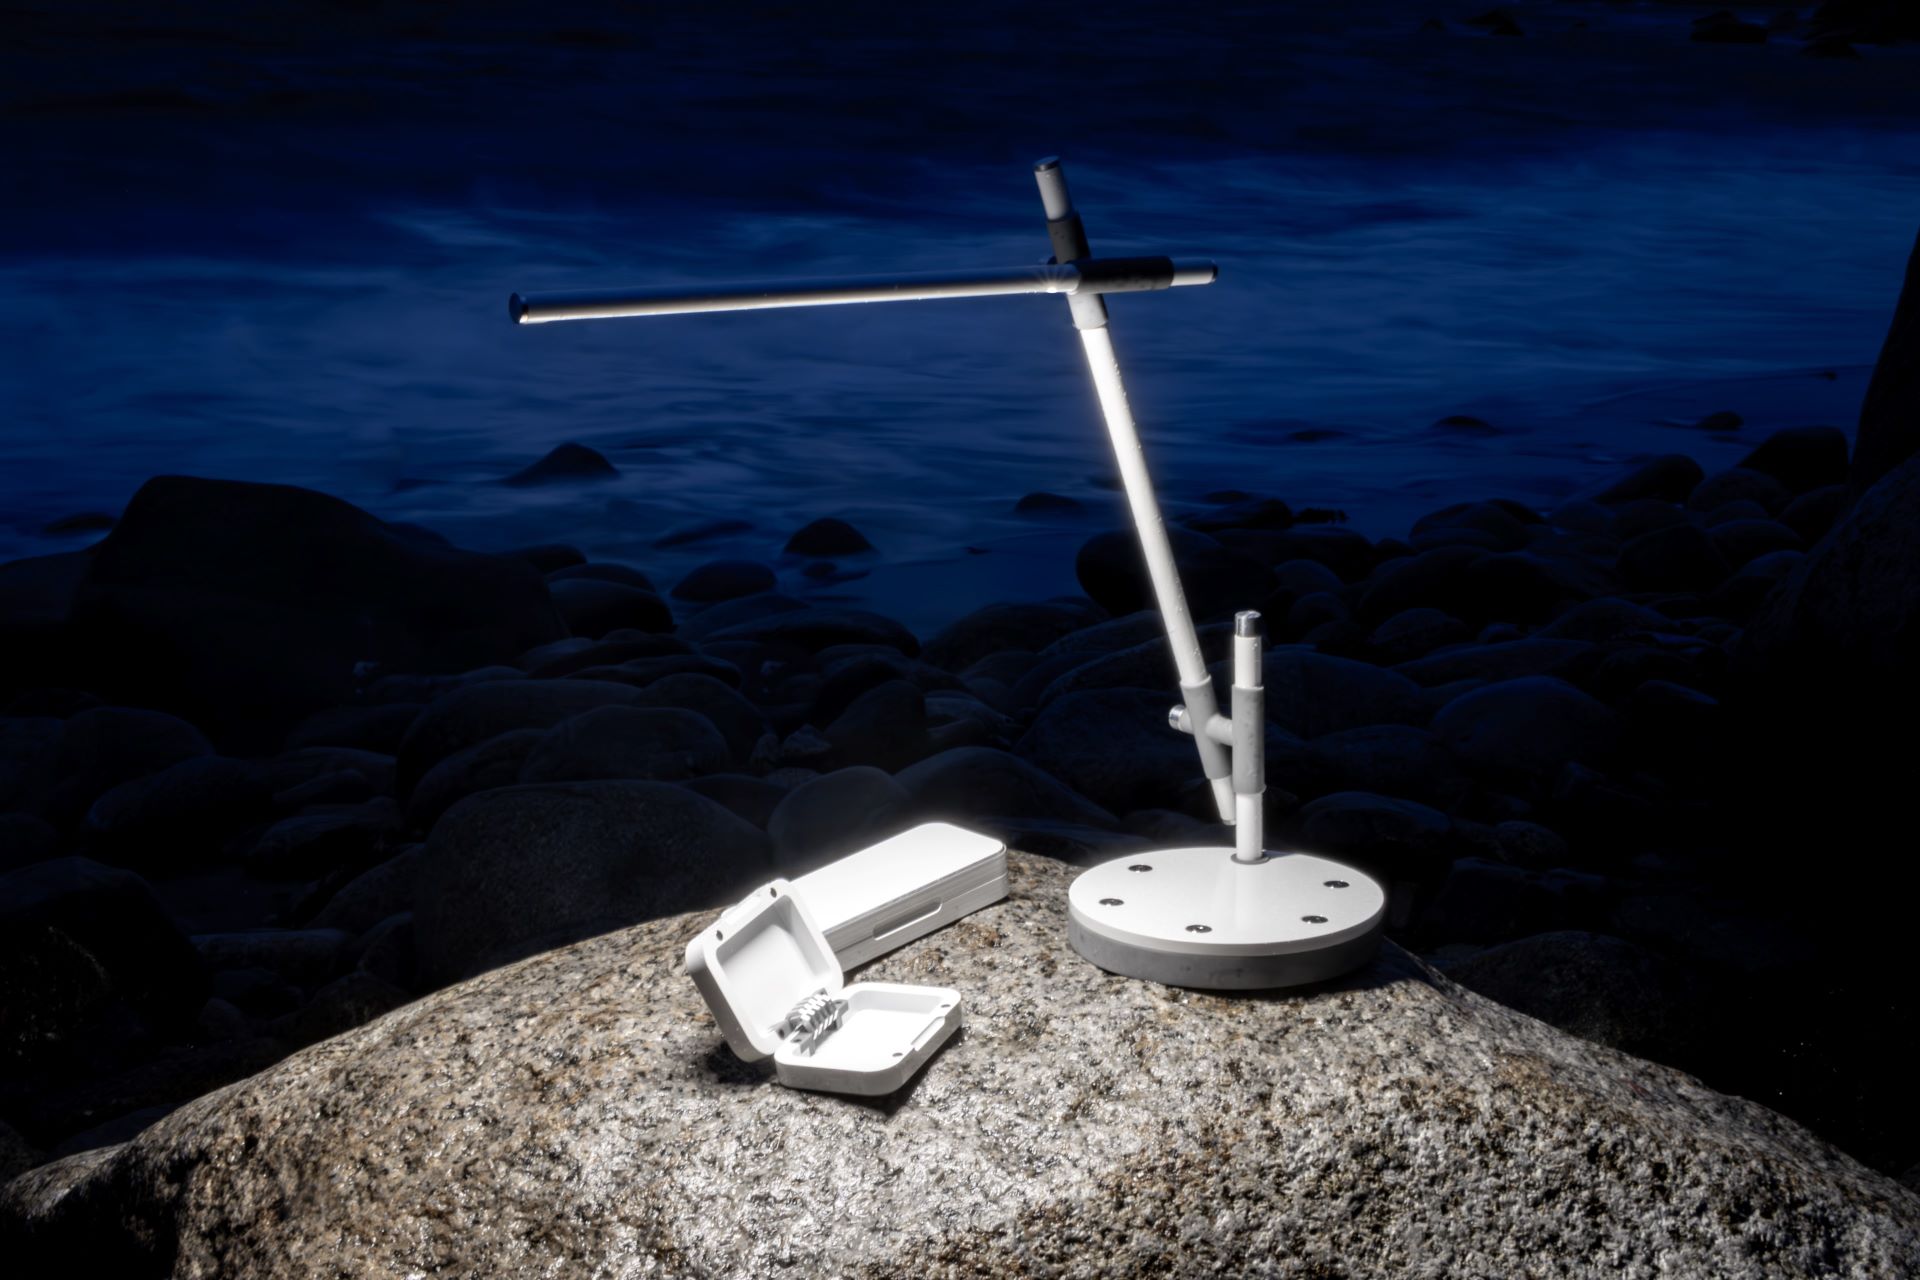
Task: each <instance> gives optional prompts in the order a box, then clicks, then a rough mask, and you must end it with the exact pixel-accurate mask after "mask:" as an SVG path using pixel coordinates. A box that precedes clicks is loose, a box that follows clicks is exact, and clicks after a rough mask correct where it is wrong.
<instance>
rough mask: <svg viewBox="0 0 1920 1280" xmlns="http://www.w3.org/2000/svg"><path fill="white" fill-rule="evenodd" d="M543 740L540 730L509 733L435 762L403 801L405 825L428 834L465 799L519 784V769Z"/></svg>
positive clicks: (462, 749)
mask: <svg viewBox="0 0 1920 1280" xmlns="http://www.w3.org/2000/svg"><path fill="white" fill-rule="evenodd" d="M545 737H546V730H544V729H510V730H508V731H507V732H505V733H501V734H495V735H494V736H493V737H491V738H488V739H487V740H486V741H485V742H476V743H474V744H473V745H472V746H470V747H463V748H461V749H460V750H459V751H455V752H453V753H452V754H451V755H448V756H446V757H444V758H442V759H441V760H439V761H437V762H436V763H435V764H434V765H433V767H432V768H430V769H428V770H427V772H426V773H425V774H424V775H422V777H421V778H420V780H419V781H418V782H417V783H415V784H414V787H413V792H412V794H411V795H409V796H408V797H407V825H408V826H409V827H411V828H412V829H413V830H415V831H428V830H431V829H432V827H433V824H434V823H435V822H437V821H438V820H439V818H440V815H441V814H443V813H445V812H446V811H447V810H448V809H451V808H452V807H453V806H454V805H456V804H458V803H459V802H460V801H462V800H464V799H466V798H467V797H468V796H470V795H473V794H475V793H476V792H480V791H490V790H492V789H493V788H495V787H507V786H512V785H513V784H514V783H516V782H518V781H519V780H520V766H521V765H522V764H524V763H526V759H527V756H528V755H529V754H530V753H531V752H532V751H533V748H534V746H535V745H536V744H538V743H539V742H540V741H541V740H542V739H543V738H545Z"/></svg>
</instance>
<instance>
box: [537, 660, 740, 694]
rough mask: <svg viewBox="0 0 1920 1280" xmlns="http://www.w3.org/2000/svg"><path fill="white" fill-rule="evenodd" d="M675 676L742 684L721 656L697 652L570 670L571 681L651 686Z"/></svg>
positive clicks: (640, 686)
mask: <svg viewBox="0 0 1920 1280" xmlns="http://www.w3.org/2000/svg"><path fill="white" fill-rule="evenodd" d="M673 676H704V677H706V678H707V679H709V680H714V681H717V682H718V683H720V684H723V685H726V686H728V687H733V686H735V685H738V684H739V683H741V675H740V668H739V667H737V666H735V665H734V664H733V663H731V662H727V661H725V660H723V659H721V658H717V657H709V656H708V655H706V654H697V653H667V654H661V655H660V656H659V657H657V658H629V659H628V660H627V661H625V662H622V663H619V664H618V665H615V666H610V667H585V668H582V669H581V670H579V671H571V672H568V673H567V676H566V678H567V679H569V680H597V681H601V682H603V683H607V684H624V685H628V686H630V687H632V688H635V689H641V690H645V689H651V688H652V687H653V686H654V685H656V684H659V683H660V682H661V681H662V680H666V679H669V678H670V677H673Z"/></svg>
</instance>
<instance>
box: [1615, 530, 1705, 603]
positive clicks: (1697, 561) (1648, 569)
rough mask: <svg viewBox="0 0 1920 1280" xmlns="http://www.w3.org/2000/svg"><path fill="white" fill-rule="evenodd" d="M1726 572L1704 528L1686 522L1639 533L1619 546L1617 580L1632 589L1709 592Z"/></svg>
mask: <svg viewBox="0 0 1920 1280" xmlns="http://www.w3.org/2000/svg"><path fill="white" fill-rule="evenodd" d="M1727 573H1728V566H1727V561H1726V557H1724V556H1722V555H1721V554H1720V551H1719V549H1718V548H1716V547H1715V546H1714V545H1713V540H1712V539H1711V538H1709V537H1708V536H1707V533H1706V530H1704V529H1700V528H1698V527H1696V526H1694V525H1690V524H1676V525H1672V526H1669V527H1668V528H1665V529H1655V530H1654V531H1653V532H1652V533H1643V534H1641V535H1640V536H1639V537H1637V538H1635V539H1633V540H1632V541H1631V542H1629V543H1627V544H1626V545H1625V546H1623V547H1621V548H1620V580H1621V581H1622V582H1624V583H1625V584H1626V585H1627V586H1628V587H1629V588H1630V589H1632V590H1634V591H1711V590H1712V589H1713V588H1714V587H1717V586H1719V585H1720V583H1721V582H1722V581H1724V580H1725V578H1726V576H1727Z"/></svg>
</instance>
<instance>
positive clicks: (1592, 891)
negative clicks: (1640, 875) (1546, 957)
mask: <svg viewBox="0 0 1920 1280" xmlns="http://www.w3.org/2000/svg"><path fill="white" fill-rule="evenodd" d="M1604 894H1605V882H1604V881H1603V880H1601V878H1600V877H1599V876H1595V875H1590V874H1588V873H1585V872H1579V871H1569V870H1564V869H1555V870H1549V871H1531V870H1528V869H1527V868H1525V867H1516V866H1510V865H1508V864H1505V863H1500V862H1490V861H1488V860H1486V859H1484V858H1461V859H1460V860H1459V861H1457V862H1455V863H1454V864H1453V866H1452V867H1451V868H1449V869H1448V871H1447V875H1446V878H1445V879H1444V880H1442V881H1441V883H1440V888H1439V890H1438V892H1436V893H1435V894H1434V898H1433V902H1432V903H1431V905H1430V906H1429V907H1428V910H1427V913H1426V919H1425V921H1424V927H1425V928H1426V929H1428V930H1429V931H1431V932H1433V933H1434V934H1435V935H1436V936H1438V937H1442V938H1445V939H1446V940H1447V941H1449V942H1506V941H1510V940H1512V939H1514V938H1523V937H1526V936H1528V935H1529V934H1537V933H1547V932H1550V931H1553V930H1557V929H1572V928H1579V927H1582V926H1586V925H1591V924H1593V923H1596V922H1597V921H1599V920H1601V919H1602V918H1604V916H1605V912H1606V902H1605V896H1604Z"/></svg>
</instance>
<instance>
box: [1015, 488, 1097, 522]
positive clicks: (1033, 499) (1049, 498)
mask: <svg viewBox="0 0 1920 1280" xmlns="http://www.w3.org/2000/svg"><path fill="white" fill-rule="evenodd" d="M1083 509H1084V508H1083V507H1082V506H1081V503H1080V500H1079V499H1078V498H1069V497H1066V496H1065V495H1063V494H1058V493H1047V492H1045V491H1044V490H1037V491H1035V492H1033V493H1029V494H1026V495H1024V496H1023V497H1021V499H1020V500H1019V501H1018V502H1016V503H1014V504H1013V513H1014V514H1015V515H1017V516H1044V515H1067V514H1070V513H1074V512H1078V511H1081V510H1083Z"/></svg>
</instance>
